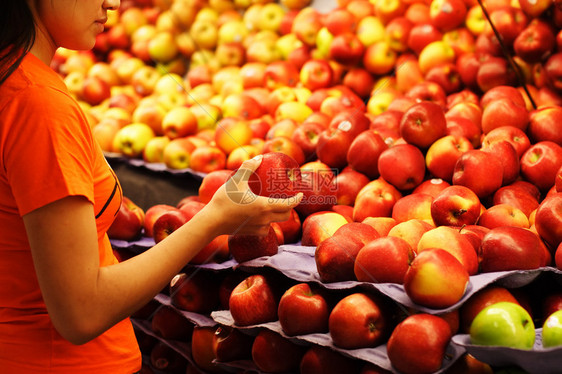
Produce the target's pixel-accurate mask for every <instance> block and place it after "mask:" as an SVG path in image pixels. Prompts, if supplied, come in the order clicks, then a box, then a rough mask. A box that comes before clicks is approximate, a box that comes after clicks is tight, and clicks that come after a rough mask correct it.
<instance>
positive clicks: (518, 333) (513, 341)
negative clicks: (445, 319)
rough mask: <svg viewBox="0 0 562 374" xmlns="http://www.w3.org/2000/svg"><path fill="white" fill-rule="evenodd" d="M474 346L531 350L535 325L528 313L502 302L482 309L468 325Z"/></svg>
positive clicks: (512, 304) (518, 306) (516, 305)
mask: <svg viewBox="0 0 562 374" xmlns="http://www.w3.org/2000/svg"><path fill="white" fill-rule="evenodd" d="M470 342H471V343H472V344H475V345H486V346H497V347H511V348H518V349H531V348H533V345H534V343H535V325H534V323H533V319H532V318H531V316H530V315H529V313H528V312H527V311H526V310H525V309H524V308H523V307H522V306H521V305H518V304H515V303H511V302H506V301H502V302H499V303H495V304H492V305H490V306H487V307H486V308H484V309H482V310H481V311H480V312H479V313H478V314H477V315H476V317H474V320H473V321H472V324H471V325H470Z"/></svg>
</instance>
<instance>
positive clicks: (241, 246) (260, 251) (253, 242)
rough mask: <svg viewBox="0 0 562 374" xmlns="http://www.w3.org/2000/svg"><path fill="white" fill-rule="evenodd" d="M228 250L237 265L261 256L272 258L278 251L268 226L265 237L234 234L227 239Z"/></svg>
mask: <svg viewBox="0 0 562 374" xmlns="http://www.w3.org/2000/svg"><path fill="white" fill-rule="evenodd" d="M228 250H229V251H230V254H231V255H232V258H234V260H236V261H237V262H238V263H242V262H245V261H250V260H253V259H255V258H258V257H262V256H273V255H275V254H277V252H278V250H279V242H278V239H277V234H276V233H275V230H274V229H273V227H272V226H271V225H270V227H269V231H268V234H267V235H264V236H258V235H242V234H234V235H230V236H229V237H228Z"/></svg>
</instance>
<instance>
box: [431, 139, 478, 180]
mask: <svg viewBox="0 0 562 374" xmlns="http://www.w3.org/2000/svg"><path fill="white" fill-rule="evenodd" d="M471 149H474V147H473V145H472V143H471V142H470V141H469V140H468V139H467V138H466V137H464V136H455V135H446V136H444V137H442V138H439V139H437V140H436V141H435V142H433V144H431V145H430V146H429V148H428V150H427V152H426V154H425V164H426V166H427V170H428V171H429V172H430V173H431V175H432V176H434V177H436V178H440V179H441V180H444V181H447V182H448V183H450V182H451V181H452V179H453V171H454V169H455V164H456V163H457V160H458V159H459V158H460V157H461V155H462V154H463V153H464V152H466V151H469V150H471Z"/></svg>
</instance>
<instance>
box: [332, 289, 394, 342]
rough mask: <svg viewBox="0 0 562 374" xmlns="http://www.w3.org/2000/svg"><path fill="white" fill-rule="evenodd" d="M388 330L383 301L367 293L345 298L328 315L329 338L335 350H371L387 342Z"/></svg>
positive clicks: (387, 314) (387, 313) (386, 311)
mask: <svg viewBox="0 0 562 374" xmlns="http://www.w3.org/2000/svg"><path fill="white" fill-rule="evenodd" d="M390 328H391V316H390V314H389V311H388V309H387V305H386V304H385V300H383V299H381V298H379V297H376V296H375V295H371V294H368V293H363V292H358V293H352V294H350V295H348V296H345V297H344V298H343V299H341V300H340V301H339V302H338V303H337V304H336V305H335V306H334V308H333V309H332V312H331V313H330V318H329V330H330V336H331V338H332V342H333V344H334V345H335V346H336V347H339V348H344V349H357V348H374V347H376V346H378V345H379V344H381V343H383V342H384V341H385V340H386V339H387V337H388V332H389V329H390Z"/></svg>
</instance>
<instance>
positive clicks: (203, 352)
mask: <svg viewBox="0 0 562 374" xmlns="http://www.w3.org/2000/svg"><path fill="white" fill-rule="evenodd" d="M217 329H218V327H217V326H195V328H194V329H193V334H192V335H191V358H192V360H193V362H194V363H195V365H196V366H197V368H199V369H202V370H205V371H206V372H210V373H218V372H220V368H219V367H218V366H217V364H216V362H215V360H216V354H215V350H214V340H215V334H216V331H217ZM190 366H192V365H190Z"/></svg>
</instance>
